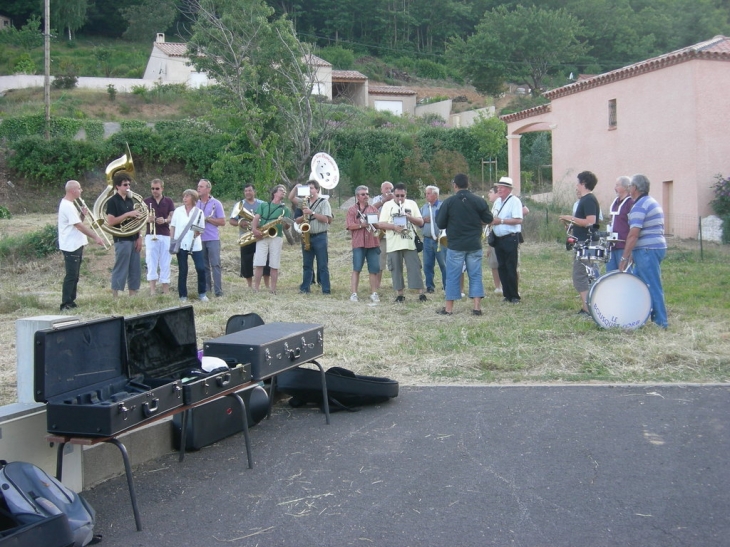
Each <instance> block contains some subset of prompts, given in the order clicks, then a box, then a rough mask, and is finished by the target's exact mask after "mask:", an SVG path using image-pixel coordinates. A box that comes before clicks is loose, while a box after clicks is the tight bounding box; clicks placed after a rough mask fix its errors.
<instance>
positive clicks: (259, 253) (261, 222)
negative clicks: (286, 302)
mask: <svg viewBox="0 0 730 547" xmlns="http://www.w3.org/2000/svg"><path fill="white" fill-rule="evenodd" d="M285 195H286V187H285V186H284V185H283V184H278V185H276V186H275V187H274V188H273V190H271V201H269V202H268V203H267V202H264V203H261V204H260V205H259V206H258V208H257V209H256V214H255V215H254V217H253V220H252V221H251V231H252V232H253V235H254V236H255V237H256V239H257V241H256V253H255V254H254V257H253V267H254V279H253V285H254V287H253V288H254V290H255V291H258V290H259V287H260V286H261V277H262V276H263V274H264V266H265V265H266V261H267V259H268V263H269V267H270V268H271V286H270V288H269V292H270V293H271V294H276V282H277V280H278V279H279V266H280V264H281V248H282V247H283V246H284V239H283V237H282V234H283V229H282V226H281V224H278V225H277V226H276V236H274V237H264V234H263V232H261V230H259V228H260V227H263V226H265V225H266V224H268V223H270V222H273V221H275V220H276V219H277V218H279V217H282V216H283V217H284V218H289V219H290V218H291V211H289V209H287V208H286V206H285V205H284V204H283V203H282V201H283V199H284V196H285Z"/></svg>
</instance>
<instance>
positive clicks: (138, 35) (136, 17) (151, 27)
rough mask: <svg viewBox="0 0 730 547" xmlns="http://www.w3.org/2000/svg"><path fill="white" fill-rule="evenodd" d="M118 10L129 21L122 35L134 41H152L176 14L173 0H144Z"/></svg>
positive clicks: (169, 23) (166, 27) (165, 28)
mask: <svg viewBox="0 0 730 547" xmlns="http://www.w3.org/2000/svg"><path fill="white" fill-rule="evenodd" d="M119 11H120V12H121V14H122V17H124V19H125V20H126V21H127V23H129V26H128V27H127V30H125V31H124V34H122V37H123V38H125V39H127V40H131V41H135V42H143V41H148V42H152V41H153V40H154V39H155V36H156V35H157V33H158V32H165V31H166V30H167V29H168V27H169V26H170V25H171V24H172V22H173V21H174V20H175V16H176V15H177V7H176V6H175V0H145V1H144V2H142V3H141V4H140V5H138V6H130V7H127V8H122V9H121V10H119Z"/></svg>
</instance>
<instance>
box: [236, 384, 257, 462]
mask: <svg viewBox="0 0 730 547" xmlns="http://www.w3.org/2000/svg"><path fill="white" fill-rule="evenodd" d="M231 397H234V398H235V399H237V400H238V403H239V404H240V405H241V411H242V413H241V415H242V416H243V438H244V440H245V442H246V456H247V457H248V468H249V469H253V456H252V454H251V437H250V436H249V434H248V412H246V402H245V401H244V400H243V397H241V396H240V395H239V394H238V393H231Z"/></svg>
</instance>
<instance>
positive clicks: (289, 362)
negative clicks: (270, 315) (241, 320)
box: [203, 323, 324, 382]
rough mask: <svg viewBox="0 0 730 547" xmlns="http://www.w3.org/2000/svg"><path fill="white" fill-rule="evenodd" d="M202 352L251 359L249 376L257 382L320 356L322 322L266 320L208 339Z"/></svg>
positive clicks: (241, 360)
mask: <svg viewBox="0 0 730 547" xmlns="http://www.w3.org/2000/svg"><path fill="white" fill-rule="evenodd" d="M203 352H204V354H205V355H210V356H213V357H220V358H221V359H223V360H224V361H225V362H226V363H229V364H231V363H249V362H250V363H251V375H252V379H253V380H254V381H256V382H258V381H260V380H264V379H266V378H271V377H272V376H275V375H276V374H278V373H280V372H281V371H283V370H287V369H290V368H293V367H296V366H298V365H301V364H304V363H308V362H310V361H312V360H313V359H317V358H318V357H321V356H322V355H323V353H324V326H323V325H317V324H312V323H268V324H265V325H260V326H258V327H252V328H248V329H245V330H242V331H239V332H234V333H231V334H226V335H225V336H221V337H220V338H214V339H213V340H208V341H207V342H205V343H204V344H203Z"/></svg>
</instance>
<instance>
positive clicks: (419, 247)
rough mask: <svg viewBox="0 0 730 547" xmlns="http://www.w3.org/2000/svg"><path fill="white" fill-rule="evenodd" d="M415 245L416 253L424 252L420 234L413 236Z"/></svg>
mask: <svg viewBox="0 0 730 547" xmlns="http://www.w3.org/2000/svg"><path fill="white" fill-rule="evenodd" d="M413 235H414V237H413V243H415V244H416V252H419V253H420V252H423V241H421V238H420V237H418V234H413Z"/></svg>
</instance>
